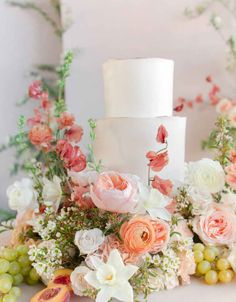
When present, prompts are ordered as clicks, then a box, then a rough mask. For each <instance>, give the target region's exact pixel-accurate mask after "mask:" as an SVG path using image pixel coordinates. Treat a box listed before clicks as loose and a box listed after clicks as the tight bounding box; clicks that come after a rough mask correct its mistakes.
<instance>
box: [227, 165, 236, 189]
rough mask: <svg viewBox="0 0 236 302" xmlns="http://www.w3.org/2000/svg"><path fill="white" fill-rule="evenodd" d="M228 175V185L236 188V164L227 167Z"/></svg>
mask: <svg viewBox="0 0 236 302" xmlns="http://www.w3.org/2000/svg"><path fill="white" fill-rule="evenodd" d="M225 172H226V177H225V180H226V182H227V184H228V185H230V187H231V188H232V189H234V190H236V164H232V165H230V166H228V167H226V168H225Z"/></svg>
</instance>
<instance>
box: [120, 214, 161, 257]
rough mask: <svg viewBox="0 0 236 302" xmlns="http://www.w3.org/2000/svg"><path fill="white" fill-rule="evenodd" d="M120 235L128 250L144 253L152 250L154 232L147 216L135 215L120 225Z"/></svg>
mask: <svg viewBox="0 0 236 302" xmlns="http://www.w3.org/2000/svg"><path fill="white" fill-rule="evenodd" d="M120 236H121V238H122V239H123V241H124V248H125V249H126V250H127V251H128V252H130V253H135V254H144V253H146V252H149V251H150V250H152V248H153V246H154V243H155V237H156V232H155V228H154V225H153V224H152V220H151V219H149V217H147V216H136V217H133V218H131V219H130V220H129V221H128V222H125V223H124V224H123V225H122V226H121V229H120Z"/></svg>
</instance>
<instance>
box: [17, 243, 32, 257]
mask: <svg viewBox="0 0 236 302" xmlns="http://www.w3.org/2000/svg"><path fill="white" fill-rule="evenodd" d="M16 250H17V252H18V254H19V255H27V254H28V251H29V248H28V246H26V245H23V244H22V245H18V246H17V248H16Z"/></svg>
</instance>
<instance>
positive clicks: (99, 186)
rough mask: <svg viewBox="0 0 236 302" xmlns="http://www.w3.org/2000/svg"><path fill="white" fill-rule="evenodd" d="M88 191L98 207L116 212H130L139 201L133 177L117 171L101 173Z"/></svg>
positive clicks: (136, 185)
mask: <svg viewBox="0 0 236 302" xmlns="http://www.w3.org/2000/svg"><path fill="white" fill-rule="evenodd" d="M90 193H91V197H92V200H93V202H94V204H95V205H96V206H97V207H98V208H99V209H102V210H105V211H110V212H116V213H132V212H133V211H134V209H135V207H136V206H137V204H138V201H139V194H138V184H137V181H136V180H135V178H134V177H132V176H130V175H128V174H119V173H117V172H103V173H101V174H100V175H99V176H98V178H97V180H96V181H95V183H94V184H93V185H92V186H91V189H90Z"/></svg>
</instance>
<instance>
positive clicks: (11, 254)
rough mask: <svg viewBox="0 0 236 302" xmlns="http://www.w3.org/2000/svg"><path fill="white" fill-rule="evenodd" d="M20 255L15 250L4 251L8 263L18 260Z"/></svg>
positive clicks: (6, 249)
mask: <svg viewBox="0 0 236 302" xmlns="http://www.w3.org/2000/svg"><path fill="white" fill-rule="evenodd" d="M17 256H18V253H17V251H16V250H14V249H10V248H5V249H4V251H3V257H4V258H5V259H6V260H8V261H13V260H16V258H17Z"/></svg>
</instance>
